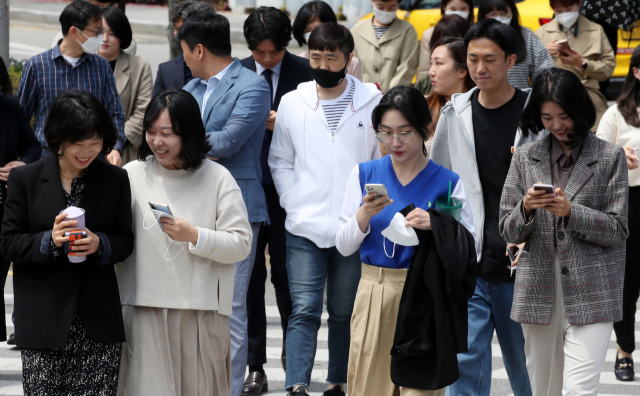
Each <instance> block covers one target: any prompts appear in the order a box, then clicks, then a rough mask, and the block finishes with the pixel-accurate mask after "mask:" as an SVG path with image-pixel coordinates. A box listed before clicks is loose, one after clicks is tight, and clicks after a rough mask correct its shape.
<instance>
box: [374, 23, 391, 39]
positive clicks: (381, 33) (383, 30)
mask: <svg viewBox="0 0 640 396" xmlns="http://www.w3.org/2000/svg"><path fill="white" fill-rule="evenodd" d="M387 30H389V26H376V25H373V31H374V32H375V33H376V39H377V40H378V41H380V39H381V38H382V36H384V34H385V33H386V32H387Z"/></svg>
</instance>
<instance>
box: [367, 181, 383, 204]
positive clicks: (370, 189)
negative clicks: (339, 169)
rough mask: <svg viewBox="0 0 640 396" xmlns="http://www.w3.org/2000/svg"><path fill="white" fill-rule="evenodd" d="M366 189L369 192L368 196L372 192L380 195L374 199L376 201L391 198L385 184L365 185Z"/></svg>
mask: <svg viewBox="0 0 640 396" xmlns="http://www.w3.org/2000/svg"><path fill="white" fill-rule="evenodd" d="M364 189H365V190H367V194H368V193H372V192H374V193H376V194H378V195H376V196H375V197H374V198H373V200H374V201H375V200H376V199H378V198H380V197H389V193H388V192H387V187H385V186H384V184H365V185H364Z"/></svg>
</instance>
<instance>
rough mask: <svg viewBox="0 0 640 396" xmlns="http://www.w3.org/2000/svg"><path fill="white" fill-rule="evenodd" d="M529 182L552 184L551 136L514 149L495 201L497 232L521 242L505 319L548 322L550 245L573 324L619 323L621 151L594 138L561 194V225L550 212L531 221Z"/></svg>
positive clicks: (624, 229)
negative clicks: (526, 205)
mask: <svg viewBox="0 0 640 396" xmlns="http://www.w3.org/2000/svg"><path fill="white" fill-rule="evenodd" d="M535 183H544V184H552V183H551V136H548V137H547V138H545V139H543V140H540V141H537V142H534V143H530V144H527V145H524V146H522V147H520V148H518V149H517V150H516V152H515V153H514V155H513V159H512V161H511V167H510V169H509V175H508V176H507V180H506V182H505V185H504V189H503V190H502V199H501V201H500V234H501V235H502V237H503V238H504V239H505V240H506V241H508V242H512V243H523V242H527V248H526V250H527V251H528V253H526V254H523V255H522V256H521V258H520V260H519V263H518V267H517V268H518V269H517V271H516V280H515V290H514V296H513V306H512V309H511V319H513V320H515V321H516V322H520V323H529V324H538V325H544V324H549V323H550V322H551V311H552V305H553V276H554V270H553V268H554V244H555V243H557V245H558V253H559V255H560V258H559V261H560V268H561V273H562V290H563V295H564V305H565V308H566V312H567V318H568V320H569V323H571V324H574V325H575V324H589V323H596V322H607V321H620V320H622V285H623V279H624V266H625V241H626V239H627V237H628V236H629V228H628V225H627V221H628V219H627V205H628V202H627V200H628V196H629V187H628V186H629V184H628V171H627V161H626V157H625V153H624V150H623V149H622V147H620V146H617V145H614V144H611V143H608V142H605V141H603V140H600V139H598V138H597V137H596V136H595V135H594V134H593V133H592V132H589V136H588V137H587V139H586V140H585V142H584V144H583V147H582V152H581V153H580V156H579V157H578V160H577V161H576V164H575V166H574V168H573V171H572V172H571V176H570V178H569V182H568V184H567V187H566V189H565V195H566V197H567V198H568V199H569V200H570V201H571V216H570V218H569V219H568V221H567V220H565V229H564V234H565V237H564V239H562V240H560V239H557V238H556V237H555V236H556V230H559V229H560V228H561V226H560V225H559V223H557V222H556V221H555V216H554V215H553V214H551V213H550V212H548V211H546V210H543V209H537V210H535V215H534V217H533V219H532V220H531V221H530V222H526V221H525V218H524V214H523V211H522V209H523V208H522V199H523V198H524V196H525V194H526V191H527V190H528V189H529V188H531V186H532V185H533V184H535Z"/></svg>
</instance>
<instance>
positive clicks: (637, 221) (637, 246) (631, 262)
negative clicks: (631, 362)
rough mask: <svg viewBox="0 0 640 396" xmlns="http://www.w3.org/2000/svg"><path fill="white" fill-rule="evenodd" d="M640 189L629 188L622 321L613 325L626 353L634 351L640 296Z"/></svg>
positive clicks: (620, 344)
mask: <svg viewBox="0 0 640 396" xmlns="http://www.w3.org/2000/svg"><path fill="white" fill-rule="evenodd" d="M639 257H640V187H630V188H629V239H627V260H626V265H625V271H624V291H623V292H622V321H620V322H617V323H614V324H613V330H614V331H615V332H616V338H617V339H618V345H619V346H620V348H621V349H622V350H623V351H625V352H627V353H632V352H633V351H634V350H635V349H636V340H635V334H634V330H635V329H634V325H635V321H636V304H637V303H638V296H639V295H640V265H638V260H639Z"/></svg>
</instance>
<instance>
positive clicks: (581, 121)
mask: <svg viewBox="0 0 640 396" xmlns="http://www.w3.org/2000/svg"><path fill="white" fill-rule="evenodd" d="M545 102H555V103H557V104H558V106H560V107H561V108H562V110H564V111H565V113H567V116H569V118H571V120H572V121H573V122H574V127H573V130H574V132H573V134H572V135H570V136H571V138H572V139H571V143H572V146H573V147H575V146H577V145H579V144H580V143H582V142H583V141H584V140H585V139H586V138H587V136H588V135H589V131H590V130H591V128H592V127H593V126H594V125H595V123H596V107H595V106H594V105H593V101H592V100H591V96H589V92H587V89H586V88H585V87H584V85H583V84H582V81H580V78H578V76H576V75H575V74H573V72H570V71H569V70H564V69H558V68H556V67H551V68H548V69H544V70H543V71H542V72H541V73H540V74H539V75H538V76H537V77H536V78H535V80H533V85H532V87H531V94H530V96H529V102H528V103H527V105H526V106H525V108H524V110H522V113H521V114H520V116H519V117H518V126H519V127H520V130H521V131H522V135H523V136H525V137H526V136H528V135H529V133H533V134H538V132H540V131H541V130H543V129H544V124H543V123H542V117H541V116H540V105H541V104H543V103H545Z"/></svg>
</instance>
